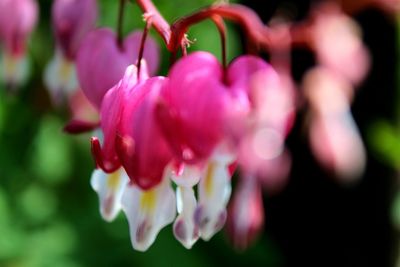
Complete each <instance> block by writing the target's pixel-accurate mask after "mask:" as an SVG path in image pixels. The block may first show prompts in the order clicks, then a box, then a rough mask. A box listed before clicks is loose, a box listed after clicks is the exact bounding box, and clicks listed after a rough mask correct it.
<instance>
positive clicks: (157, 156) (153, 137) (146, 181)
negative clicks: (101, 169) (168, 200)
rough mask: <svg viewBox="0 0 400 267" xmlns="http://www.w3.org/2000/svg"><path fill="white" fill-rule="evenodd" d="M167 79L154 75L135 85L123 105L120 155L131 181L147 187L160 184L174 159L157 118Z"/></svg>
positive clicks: (118, 136) (118, 139) (119, 125)
mask: <svg viewBox="0 0 400 267" xmlns="http://www.w3.org/2000/svg"><path fill="white" fill-rule="evenodd" d="M167 81H168V80H167V79H165V78H164V77H153V78H149V79H147V80H144V81H141V82H139V83H138V84H137V85H135V86H133V87H132V88H131V90H130V92H129V95H127V97H126V98H125V99H124V100H125V101H124V102H123V104H122V111H121V118H120V121H119V124H118V127H117V135H116V138H117V139H116V144H117V145H116V148H117V154H118V157H119V159H120V161H121V163H122V165H123V166H124V168H125V170H126V172H127V173H128V175H129V177H130V178H131V180H132V181H133V182H134V183H135V184H137V185H138V186H139V187H140V188H142V189H144V190H147V189H150V188H152V187H154V186H155V185H157V184H159V183H160V181H161V179H162V177H163V174H164V170H165V168H166V166H167V164H168V163H169V162H170V161H171V160H172V154H171V152H170V149H169V147H168V144H167V142H166V140H165V138H164V136H163V135H162V132H161V130H160V129H159V126H158V124H157V121H156V117H155V110H156V104H157V103H158V97H159V94H160V91H161V88H162V86H164V85H165V84H166V83H167Z"/></svg>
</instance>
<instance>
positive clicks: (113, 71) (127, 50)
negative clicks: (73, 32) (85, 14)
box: [77, 28, 158, 109]
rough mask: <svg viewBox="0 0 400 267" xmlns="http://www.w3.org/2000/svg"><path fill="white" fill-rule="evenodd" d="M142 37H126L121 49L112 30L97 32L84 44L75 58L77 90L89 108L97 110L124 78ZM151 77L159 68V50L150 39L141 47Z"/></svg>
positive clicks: (86, 39) (88, 37) (139, 35)
mask: <svg viewBox="0 0 400 267" xmlns="http://www.w3.org/2000/svg"><path fill="white" fill-rule="evenodd" d="M141 36H142V33H141V32H139V31H137V32H133V33H131V34H130V35H129V36H127V37H126V38H125V39H124V41H123V43H122V44H121V45H119V44H118V42H117V37H116V36H115V34H114V32H113V31H112V30H111V29H106V28H102V29H97V30H94V31H92V32H90V33H89V34H88V35H87V36H86V38H85V39H84V40H83V42H82V45H81V47H80V49H79V51H78V55H77V72H78V79H79V83H80V86H81V88H82V90H83V92H84V93H85V95H86V97H87V98H88V99H89V101H90V102H92V104H93V105H94V106H95V107H96V108H98V109H100V107H101V102H102V100H103V97H104V95H105V94H106V92H107V91H108V90H109V89H110V88H112V87H113V86H114V85H115V84H117V83H118V81H119V80H120V79H121V78H122V76H123V75H124V71H125V69H126V68H127V67H128V66H129V65H130V64H136V63H137V62H136V61H137V59H138V54H139V47H140V40H141ZM144 59H145V60H146V62H147V64H148V66H149V70H150V74H151V75H153V74H154V73H155V71H156V69H157V67H158V46H157V44H156V43H155V41H153V40H152V39H151V38H147V39H146V43H145V47H144Z"/></svg>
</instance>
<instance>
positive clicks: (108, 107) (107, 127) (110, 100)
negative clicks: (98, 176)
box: [92, 65, 148, 173]
mask: <svg viewBox="0 0 400 267" xmlns="http://www.w3.org/2000/svg"><path fill="white" fill-rule="evenodd" d="M147 77H148V76H147V69H146V67H145V66H144V68H142V71H141V78H142V79H146V78H147ZM137 83H138V75H137V68H136V66H135V65H131V66H129V67H128V68H127V69H126V71H125V75H124V77H123V78H122V80H121V81H120V82H119V83H118V84H117V85H115V86H114V87H113V88H111V89H110V90H108V92H107V94H106V95H105V96H104V101H103V103H102V106H101V112H100V122H101V129H102V133H103V145H102V147H101V146H100V141H99V140H98V139H97V137H93V138H92V152H93V155H94V157H95V160H96V163H97V166H98V167H99V168H101V169H103V171H105V172H107V173H111V172H114V171H116V170H117V169H118V168H119V167H120V166H121V163H120V160H119V158H118V156H117V152H116V148H115V143H116V136H117V126H118V125H119V121H120V120H121V117H122V110H123V105H124V104H125V101H126V99H125V98H127V97H128V95H129V93H130V91H131V90H132V88H133V87H134V86H136V85H137Z"/></svg>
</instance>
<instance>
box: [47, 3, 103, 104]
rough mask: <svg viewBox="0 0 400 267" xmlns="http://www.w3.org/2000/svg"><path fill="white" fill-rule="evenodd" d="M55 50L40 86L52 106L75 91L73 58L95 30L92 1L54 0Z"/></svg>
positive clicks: (95, 16) (95, 6)
mask: <svg viewBox="0 0 400 267" xmlns="http://www.w3.org/2000/svg"><path fill="white" fill-rule="evenodd" d="M51 16H52V25H53V30H54V35H55V37H56V41H57V44H56V50H55V53H54V56H53V58H52V59H51V61H50V63H49V64H48V65H47V66H46V70H45V73H44V82H45V84H46V87H47V89H48V90H49V93H50V96H51V98H52V101H53V103H54V105H56V106H59V105H61V104H62V103H63V102H64V101H65V100H66V98H67V97H68V96H70V95H72V94H73V93H74V92H75V90H76V89H78V80H77V76H76V70H75V64H74V60H75V56H76V53H77V51H78V48H79V46H80V44H81V42H82V40H83V38H84V37H85V35H86V34H87V33H88V32H89V31H90V30H92V29H94V27H95V26H96V19H97V3H96V0H56V1H54V2H53V8H52V13H51Z"/></svg>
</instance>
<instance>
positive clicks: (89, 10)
mask: <svg viewBox="0 0 400 267" xmlns="http://www.w3.org/2000/svg"><path fill="white" fill-rule="evenodd" d="M51 15H52V24H53V30H54V34H55V36H56V40H57V46H58V47H60V49H61V51H62V52H63V55H64V56H65V57H67V58H68V59H70V60H73V59H74V58H75V55H76V53H77V51H78V48H79V46H80V43H81V41H82V39H83V38H84V37H85V35H86V34H87V33H88V32H89V31H90V30H92V29H93V28H94V27H95V26H96V19H97V3H96V0H55V1H54V2H53V8H52V14H51Z"/></svg>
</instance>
